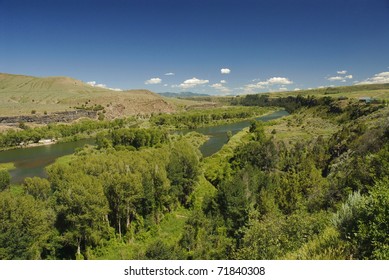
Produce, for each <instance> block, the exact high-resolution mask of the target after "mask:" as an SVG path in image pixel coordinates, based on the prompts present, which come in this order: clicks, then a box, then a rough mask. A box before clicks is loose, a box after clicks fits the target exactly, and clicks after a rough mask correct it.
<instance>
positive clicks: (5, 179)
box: [0, 169, 11, 191]
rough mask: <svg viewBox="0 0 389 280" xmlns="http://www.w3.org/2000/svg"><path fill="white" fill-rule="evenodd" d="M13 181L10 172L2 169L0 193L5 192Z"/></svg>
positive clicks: (0, 173)
mask: <svg viewBox="0 0 389 280" xmlns="http://www.w3.org/2000/svg"><path fill="white" fill-rule="evenodd" d="M10 181H11V176H10V175H9V173H8V171H6V170H1V169H0V191H3V190H5V189H6V188H7V187H8V186H9V183H10Z"/></svg>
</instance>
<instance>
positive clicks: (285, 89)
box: [279, 87, 288, 91]
mask: <svg viewBox="0 0 389 280" xmlns="http://www.w3.org/2000/svg"><path fill="white" fill-rule="evenodd" d="M279 91H288V88H286V87H280V88H279Z"/></svg>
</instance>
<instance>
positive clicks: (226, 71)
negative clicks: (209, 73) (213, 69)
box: [220, 68, 231, 74]
mask: <svg viewBox="0 0 389 280" xmlns="http://www.w3.org/2000/svg"><path fill="white" fill-rule="evenodd" d="M220 73H222V74H230V73H231V70H230V69H228V68H222V69H220Z"/></svg>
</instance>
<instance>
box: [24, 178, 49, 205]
mask: <svg viewBox="0 0 389 280" xmlns="http://www.w3.org/2000/svg"><path fill="white" fill-rule="evenodd" d="M24 190H25V192H26V193H27V194H29V195H31V196H33V197H34V198H35V199H40V200H47V199H48V198H49V197H50V195H51V187H50V182H49V181H48V180H47V179H43V178H39V177H33V178H26V179H25V180H24Z"/></svg>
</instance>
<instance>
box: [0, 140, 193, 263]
mask: <svg viewBox="0 0 389 280" xmlns="http://www.w3.org/2000/svg"><path fill="white" fill-rule="evenodd" d="M199 172H200V167H199V154H198V151H197V149H195V148H193V146H192V145H191V144H189V143H188V142H187V141H186V140H185V139H181V140H178V141H175V142H173V143H169V144H166V145H164V146H163V147H160V148H149V149H144V150H141V151H127V150H122V151H115V150H112V149H108V150H104V149H102V150H100V151H97V150H94V149H91V150H84V151H81V152H80V153H79V154H78V155H77V156H76V157H75V159H74V160H73V161H71V162H70V163H69V164H54V165H53V166H51V167H50V168H49V169H48V174H49V177H48V179H41V178H36V177H35V178H28V179H26V180H25V183H24V185H23V188H22V189H15V188H11V189H9V188H5V189H3V191H2V192H0V208H1V209H0V210H1V211H0V212H1V213H0V224H1V225H2V226H1V230H0V248H1V250H0V258H1V259H41V258H44V259H47V258H56V259H58V258H59V259H63V258H65V259H68V258H75V257H76V258H89V257H90V254H91V252H92V250H93V248H94V247H96V246H98V245H101V244H103V243H104V242H106V241H108V240H110V239H118V240H119V242H130V241H131V240H132V239H133V238H134V236H136V235H137V234H138V233H139V232H142V231H147V230H148V229H150V228H151V227H152V226H155V225H158V224H159V223H160V221H161V220H162V218H163V216H164V215H165V214H166V213H169V212H171V211H172V210H173V209H175V208H177V207H179V206H180V207H190V206H191V203H192V202H191V195H192V192H193V190H194V185H195V184H196V182H197V181H198V176H199Z"/></svg>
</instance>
